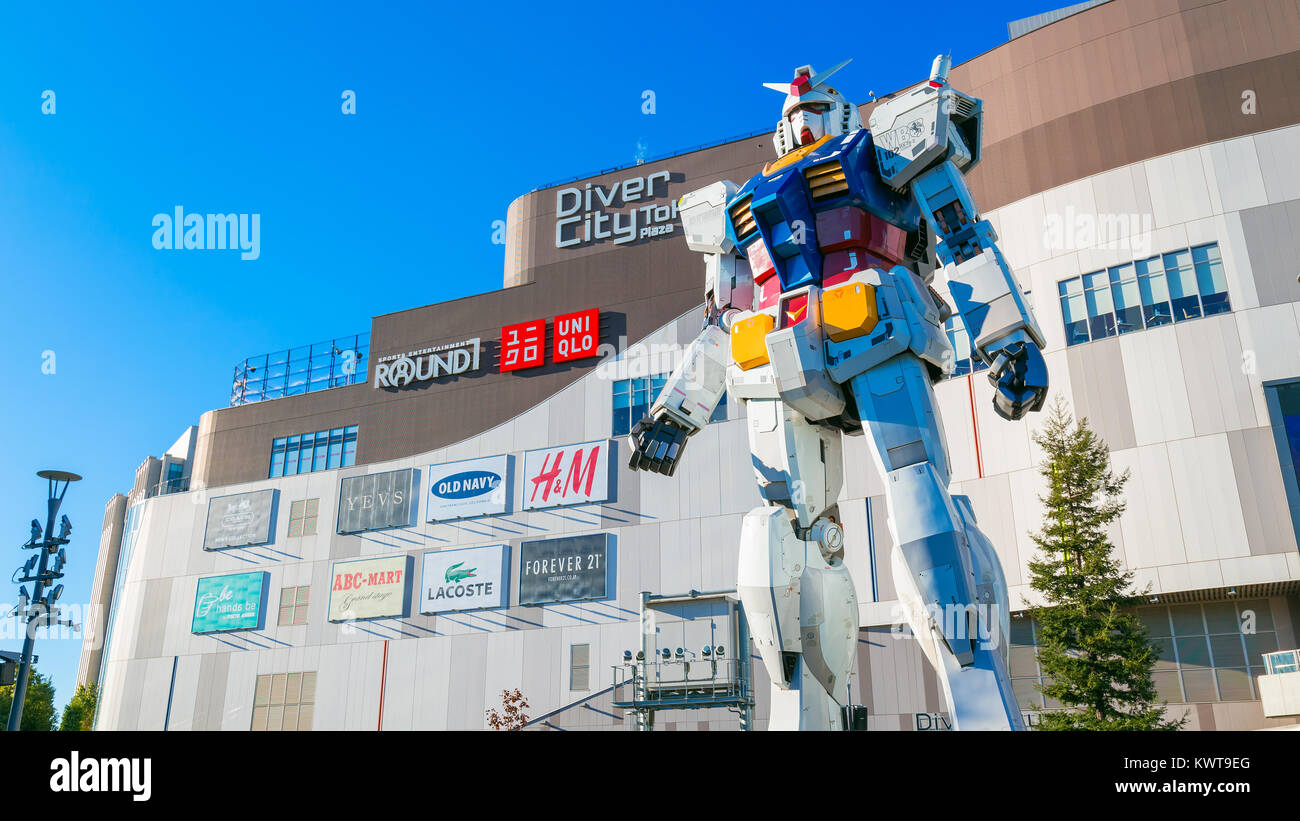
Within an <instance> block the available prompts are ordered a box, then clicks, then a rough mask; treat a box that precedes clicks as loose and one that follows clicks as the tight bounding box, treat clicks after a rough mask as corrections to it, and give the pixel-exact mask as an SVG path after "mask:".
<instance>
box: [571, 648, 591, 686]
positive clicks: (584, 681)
mask: <svg viewBox="0 0 1300 821" xmlns="http://www.w3.org/2000/svg"><path fill="white" fill-rule="evenodd" d="M569 689H570V690H590V689H591V645H590V644H572V645H570V646H569Z"/></svg>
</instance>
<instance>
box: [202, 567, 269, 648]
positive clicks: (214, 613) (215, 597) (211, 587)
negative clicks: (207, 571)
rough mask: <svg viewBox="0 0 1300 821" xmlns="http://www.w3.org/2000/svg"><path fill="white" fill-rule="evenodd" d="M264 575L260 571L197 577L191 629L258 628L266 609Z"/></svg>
mask: <svg viewBox="0 0 1300 821" xmlns="http://www.w3.org/2000/svg"><path fill="white" fill-rule="evenodd" d="M267 578H268V574H267V573H266V572H265V571H263V572H256V573H235V574H232V575H229V576H207V577H205V578H202V579H199V583H198V587H197V589H196V590H195V593H194V618H193V620H192V621H191V622H190V632H191V633H222V632H226V631H228V630H260V629H261V628H262V612H263V611H264V610H265V609H266V608H265V604H266V588H267Z"/></svg>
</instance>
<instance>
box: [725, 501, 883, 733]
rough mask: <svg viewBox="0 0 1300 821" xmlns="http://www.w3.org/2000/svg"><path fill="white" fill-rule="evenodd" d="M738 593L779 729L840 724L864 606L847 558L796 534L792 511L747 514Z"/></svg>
mask: <svg viewBox="0 0 1300 821" xmlns="http://www.w3.org/2000/svg"><path fill="white" fill-rule="evenodd" d="M736 590H737V592H738V594H739V596H740V600H741V604H742V605H743V606H744V609H745V618H746V619H748V620H749V629H750V635H751V636H752V637H753V640H754V644H755V646H756V647H757V648H758V651H759V655H760V656H761V657H762V659H763V664H764V665H765V666H766V668H767V672H768V676H769V677H770V678H771V680H772V714H771V718H770V720H769V728H770V729H773V730H838V729H841V727H842V725H841V717H840V707H841V705H843V704H846V703H847V702H848V695H849V688H848V676H849V671H850V670H852V667H853V657H854V651H855V649H856V646H857V634H858V606H857V596H856V594H855V593H854V590H853V581H852V579H851V578H850V577H849V572H848V569H847V568H846V567H845V565H844V564H843V562H838V561H837V562H836V564H835V565H833V566H832V565H831V564H828V563H827V562H826V560H825V559H824V558H823V556H822V553H821V549H820V547H819V546H818V544H817V543H815V542H806V541H803V540H801V539H799V538H798V536H796V535H795V532H794V529H793V527H792V526H791V523H790V517H789V514H788V513H787V512H786V511H785V510H784V509H782V508H779V507H762V508H757V509H755V510H751V511H750V512H749V513H747V514H746V515H745V519H744V523H743V524H742V525H741V535H740V567H739V570H738V575H737V587H736Z"/></svg>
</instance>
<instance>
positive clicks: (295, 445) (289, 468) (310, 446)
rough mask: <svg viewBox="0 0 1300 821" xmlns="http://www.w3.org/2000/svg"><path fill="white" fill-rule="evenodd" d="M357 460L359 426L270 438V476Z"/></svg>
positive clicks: (342, 464) (351, 462)
mask: <svg viewBox="0 0 1300 821" xmlns="http://www.w3.org/2000/svg"><path fill="white" fill-rule="evenodd" d="M356 461H357V426H356V425H349V426H348V427H346V428H334V429H333V430H322V431H317V432H316V433H302V434H299V435H297V436H283V437H281V438H279V439H276V440H274V441H272V442H271V469H270V471H269V472H268V473H267V476H269V477H271V478H274V477H276V476H294V475H296V474H299V473H311V472H312V471H315V470H332V469H334V468H339V467H347V466H348V465H352V464H355V463H356Z"/></svg>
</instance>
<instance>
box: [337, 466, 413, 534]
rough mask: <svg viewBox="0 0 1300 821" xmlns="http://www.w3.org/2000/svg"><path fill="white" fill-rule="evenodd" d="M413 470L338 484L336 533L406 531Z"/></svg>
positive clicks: (408, 524) (361, 477) (367, 476)
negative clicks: (383, 530) (393, 529)
mask: <svg viewBox="0 0 1300 821" xmlns="http://www.w3.org/2000/svg"><path fill="white" fill-rule="evenodd" d="M414 485H415V469H414V468H402V469H401V470H390V471H387V472H386V473H371V474H367V475H365V476H349V477H347V478H346V479H344V480H343V481H342V482H341V483H340V484H339V520H338V532H339V533H362V532H364V531H367V530H382V529H384V528H387V527H408V526H410V525H411V524H412V521H411V512H412V511H411V499H412V491H413V490H414Z"/></svg>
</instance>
